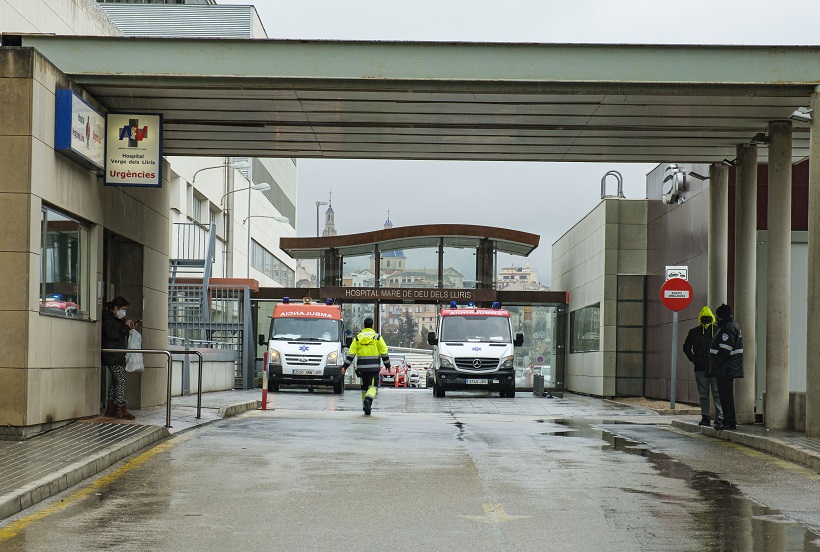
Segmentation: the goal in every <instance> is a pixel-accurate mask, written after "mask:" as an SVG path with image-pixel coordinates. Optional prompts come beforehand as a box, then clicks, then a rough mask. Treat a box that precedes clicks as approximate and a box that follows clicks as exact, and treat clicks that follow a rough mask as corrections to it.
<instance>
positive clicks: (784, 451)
mask: <svg viewBox="0 0 820 552" xmlns="http://www.w3.org/2000/svg"><path fill="white" fill-rule="evenodd" d="M672 425H673V426H674V427H676V428H678V429H682V430H683V431H687V432H689V433H700V434H702V435H708V436H710V437H714V438H716V439H722V440H723V441H731V442H733V443H739V444H741V445H745V446H747V447H751V448H755V449H758V450H762V451H764V452H768V453H769V454H772V455H774V456H779V457H780V458H785V459H786V460H790V461H792V462H797V463H799V464H803V465H804V466H808V467H810V468H812V469H813V470H816V471H820V456H818V454H817V453H816V452H814V451H811V450H808V449H804V448H802V447H800V446H798V445H794V444H792V443H789V442H786V441H783V440H782V439H778V438H776V437H761V436H760V435H752V434H749V433H743V432H740V431H736V430H735V431H732V430H726V429H724V430H721V431H717V430H715V428H713V427H705V426H699V425H696V424H694V423H692V422H682V421H679V420H673V421H672Z"/></svg>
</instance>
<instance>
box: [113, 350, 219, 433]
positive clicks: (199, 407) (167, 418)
mask: <svg viewBox="0 0 820 552" xmlns="http://www.w3.org/2000/svg"><path fill="white" fill-rule="evenodd" d="M101 352H103V353H143V354H146V355H165V356H166V358H167V359H168V394H167V396H166V400H165V427H171V370H172V367H173V364H174V359H173V356H172V355H197V356H198V357H199V382H198V385H197V401H196V417H197V418H201V417H202V360H203V357H202V353H200V352H199V351H173V352H172V351H166V350H165V349H101Z"/></svg>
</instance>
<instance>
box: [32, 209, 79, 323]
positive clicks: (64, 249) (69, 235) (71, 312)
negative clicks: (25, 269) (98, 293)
mask: <svg viewBox="0 0 820 552" xmlns="http://www.w3.org/2000/svg"><path fill="white" fill-rule="evenodd" d="M40 227H41V236H42V243H41V244H40V313H41V314H49V315H54V316H61V317H67V318H81V319H88V318H89V311H90V307H91V303H90V294H89V286H90V284H89V282H90V269H89V267H90V263H89V254H88V250H89V244H88V227H87V226H86V225H84V224H82V223H81V222H80V221H78V220H75V219H74V218H72V217H71V216H69V215H67V214H65V213H61V212H60V211H57V210H56V209H53V208H52V207H49V206H47V205H44V206H43V208H42V210H41V213H40Z"/></svg>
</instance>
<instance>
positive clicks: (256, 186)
mask: <svg viewBox="0 0 820 552" xmlns="http://www.w3.org/2000/svg"><path fill="white" fill-rule="evenodd" d="M245 178H247V177H245ZM248 182H249V183H250V182H251V181H250V180H248ZM245 190H247V191H248V217H247V218H246V219H245V220H246V221H247V220H248V219H249V218H250V217H251V190H257V191H259V192H265V191H267V190H270V184H268V183H267V182H260V183H259V184H253V183H251V185H250V186H248V187H247V188H239V189H238V190H231V191H230V192H227V193H226V194H225V195H223V196H222V198H221V199H220V200H219V205H220V206H221V205H222V200H223V199H225V198H226V197H227V196H229V195H230V194H234V193H236V192H244V191H245ZM243 224H244V222H243ZM250 226H251V225H250V223H248V244H249V245H248V254H249V255H250V239H251V228H250ZM247 261H248V262H247V277H248V278H250V272H251V260H250V256H249V257H248V259H247Z"/></svg>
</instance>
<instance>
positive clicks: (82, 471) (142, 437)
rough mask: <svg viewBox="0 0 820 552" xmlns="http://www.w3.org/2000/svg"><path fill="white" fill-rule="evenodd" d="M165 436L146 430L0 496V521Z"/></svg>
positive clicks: (158, 430)
mask: <svg viewBox="0 0 820 552" xmlns="http://www.w3.org/2000/svg"><path fill="white" fill-rule="evenodd" d="M169 435H170V433H169V432H168V430H167V429H166V428H165V427H157V426H149V427H146V429H145V431H143V432H142V433H141V434H139V435H134V436H132V437H129V438H128V439H126V440H125V441H123V442H121V443H117V444H116V445H113V446H111V447H108V448H106V449H103V450H101V451H99V452H97V453H95V454H94V455H92V456H90V457H88V458H84V459H83V460H80V461H78V462H75V463H74V464H71V465H70V466H66V467H65V468H63V469H61V470H59V471H57V472H55V473H53V474H51V475H48V476H46V477H43V478H41V479H39V480H37V481H34V482H32V483H29V484H28V485H26V486H25V487H22V488H21V489H18V490H16V491H14V492H12V493H9V494H7V495H5V496H0V519H3V518H7V517H9V516H11V515H14V514H16V513H17V512H20V511H22V510H24V509H26V508H28V507H30V506H32V505H34V504H36V503H38V502H40V501H42V500H45V499H47V498H49V497H52V496H54V495H56V494H58V493H60V492H62V491H64V490H66V489H68V488H69V487H71V486H73V485H76V484H77V483H79V482H81V481H83V480H84V479H88V478H89V477H91V476H93V475H95V474H97V473H99V472H101V471H103V470H104V469H106V468H108V467H109V466H111V465H112V464H114V463H116V462H118V461H120V460H122V459H123V458H125V457H126V456H130V455H132V454H134V453H135V452H137V451H139V450H141V449H143V448H145V447H147V446H148V445H150V444H152V443H155V442H157V441H159V440H161V439H164V438H166V437H168V436H169Z"/></svg>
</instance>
